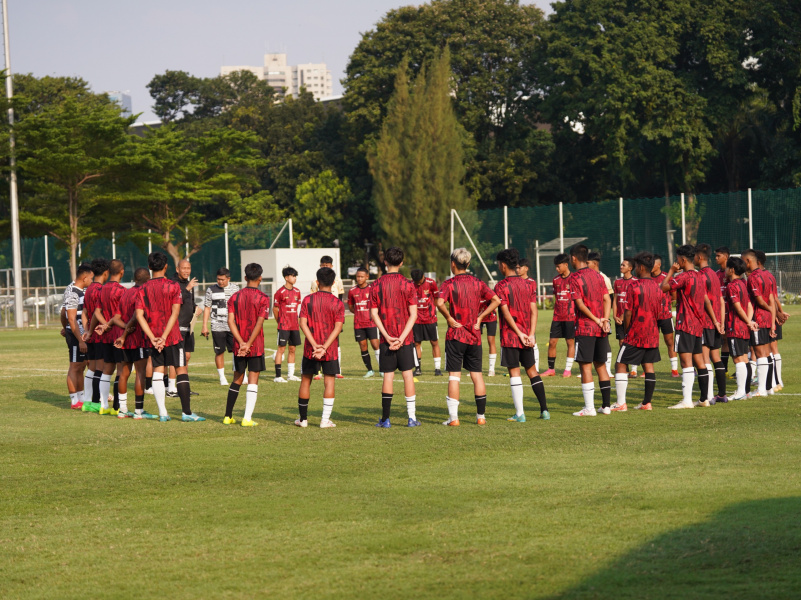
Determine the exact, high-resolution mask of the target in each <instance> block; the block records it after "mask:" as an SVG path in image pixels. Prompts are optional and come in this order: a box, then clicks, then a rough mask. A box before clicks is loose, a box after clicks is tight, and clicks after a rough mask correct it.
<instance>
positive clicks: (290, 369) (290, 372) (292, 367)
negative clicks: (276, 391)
mask: <svg viewBox="0 0 801 600" xmlns="http://www.w3.org/2000/svg"><path fill="white" fill-rule="evenodd" d="M286 368H287V371H288V374H287V377H294V376H295V363H287V366H286Z"/></svg>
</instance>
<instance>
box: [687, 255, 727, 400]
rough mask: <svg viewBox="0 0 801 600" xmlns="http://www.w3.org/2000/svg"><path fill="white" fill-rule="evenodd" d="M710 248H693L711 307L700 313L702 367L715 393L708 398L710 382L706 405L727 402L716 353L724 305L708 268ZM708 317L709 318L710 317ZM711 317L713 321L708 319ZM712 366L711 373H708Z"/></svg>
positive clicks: (723, 373) (722, 330)
mask: <svg viewBox="0 0 801 600" xmlns="http://www.w3.org/2000/svg"><path fill="white" fill-rule="evenodd" d="M711 255H712V247H711V246H710V245H709V244H698V245H697V246H696V247H695V266H696V267H698V272H699V273H700V274H701V275H702V276H703V279H704V283H705V290H706V296H707V298H708V299H709V302H710V304H711V307H709V308H707V310H706V312H705V313H704V335H703V337H702V340H701V349H702V351H703V354H704V365H705V366H706V369H707V371H708V372H709V373H710V374H712V373H713V372H714V374H715V382H716V383H717V387H718V393H717V394H715V396H714V397H712V383H711V380H710V385H709V392H708V394H707V397H706V400H708V401H709V402H710V404H716V403H717V402H728V401H729V399H728V397H727V396H726V367H725V366H724V365H723V361H722V360H721V359H720V349H721V347H722V345H723V338H722V336H723V334H724V333H725V331H726V304H725V303H724V302H723V292H722V291H721V287H720V280H719V279H718V276H717V274H716V273H715V271H713V270H712V268H711V267H710V266H709V258H710V256H711ZM710 313H711V314H710ZM712 315H714V316H715V318H714V319H713V318H712ZM713 366H714V371H713V370H712V369H713Z"/></svg>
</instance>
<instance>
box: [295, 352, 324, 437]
mask: <svg viewBox="0 0 801 600" xmlns="http://www.w3.org/2000/svg"><path fill="white" fill-rule="evenodd" d="M318 368H319V367H318V363H317V361H316V360H313V359H311V358H306V357H305V356H304V357H303V361H302V362H301V364H300V389H299V390H298V418H297V419H295V425H297V426H298V427H307V426H308V425H309V398H310V397H311V383H312V379H313V378H314V376H315V375H316V374H317V369H318Z"/></svg>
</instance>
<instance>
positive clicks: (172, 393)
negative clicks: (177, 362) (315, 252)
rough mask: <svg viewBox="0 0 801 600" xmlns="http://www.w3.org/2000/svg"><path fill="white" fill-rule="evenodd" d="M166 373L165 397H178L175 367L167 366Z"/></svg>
mask: <svg viewBox="0 0 801 600" xmlns="http://www.w3.org/2000/svg"><path fill="white" fill-rule="evenodd" d="M167 375H168V377H167V398H178V397H179V396H178V374H177V372H176V370H175V367H172V366H171V367H168V370H167Z"/></svg>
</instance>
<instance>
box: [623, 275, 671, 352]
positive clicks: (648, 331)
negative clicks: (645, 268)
mask: <svg viewBox="0 0 801 600" xmlns="http://www.w3.org/2000/svg"><path fill="white" fill-rule="evenodd" d="M630 281H631V283H630V284H629V286H628V289H627V294H628V297H627V300H626V303H625V304H624V309H627V310H631V322H630V324H629V329H628V331H627V332H626V337H625V341H626V343H628V344H631V345H632V346H636V347H638V348H656V347H658V346H659V328H658V325H657V321H658V320H659V315H660V313H661V311H662V296H663V294H662V290H661V289H660V288H659V284H657V283H656V282H655V281H654V280H653V279H651V278H646V279H633V278H632V279H631V280H630Z"/></svg>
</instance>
